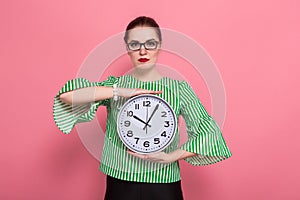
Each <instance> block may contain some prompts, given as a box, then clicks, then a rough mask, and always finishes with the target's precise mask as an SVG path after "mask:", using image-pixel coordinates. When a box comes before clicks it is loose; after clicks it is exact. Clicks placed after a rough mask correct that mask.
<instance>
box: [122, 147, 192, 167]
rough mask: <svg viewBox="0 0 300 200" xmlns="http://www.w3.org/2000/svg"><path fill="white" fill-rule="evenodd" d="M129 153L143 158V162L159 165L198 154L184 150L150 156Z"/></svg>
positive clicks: (151, 154)
mask: <svg viewBox="0 0 300 200" xmlns="http://www.w3.org/2000/svg"><path fill="white" fill-rule="evenodd" d="M127 153H129V154H131V155H133V156H136V157H138V158H141V159H143V160H147V161H150V162H157V163H163V164H167V163H172V162H175V161H177V160H180V159H184V158H188V157H192V156H196V155H197V154H195V153H191V152H187V151H184V150H182V149H177V150H175V151H173V152H171V153H165V152H157V153H150V154H139V153H135V152H133V151H130V150H127Z"/></svg>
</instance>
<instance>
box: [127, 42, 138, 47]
mask: <svg viewBox="0 0 300 200" xmlns="http://www.w3.org/2000/svg"><path fill="white" fill-rule="evenodd" d="M129 46H130V47H132V48H137V47H138V46H139V43H137V42H132V43H130V44H129Z"/></svg>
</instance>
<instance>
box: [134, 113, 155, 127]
mask: <svg viewBox="0 0 300 200" xmlns="http://www.w3.org/2000/svg"><path fill="white" fill-rule="evenodd" d="M132 117H133V118H134V119H137V120H138V121H140V122H142V123H143V124H145V127H146V126H149V127H151V125H150V124H147V123H146V122H144V120H142V119H141V118H139V117H137V116H136V115H133V116H132Z"/></svg>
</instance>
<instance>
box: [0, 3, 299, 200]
mask: <svg viewBox="0 0 300 200" xmlns="http://www.w3.org/2000/svg"><path fill="white" fill-rule="evenodd" d="M0 4H1V5H0V22H1V33H0V34H1V38H0V40H1V42H0V59H1V64H2V67H1V69H2V70H1V73H0V77H1V78H0V80H1V97H2V100H1V104H0V106H1V111H2V115H1V126H2V131H1V140H0V145H1V159H0V167H1V171H0V177H1V178H0V188H1V191H0V199H5V200H19V199H22V200H34V199H43V200H48V199H49V200H53V199H56V200H68V199H72V200H77V199H78V200H82V199H89V200H93V199H95V200H96V199H102V197H103V194H104V190H105V184H104V180H105V179H104V178H105V176H104V175H103V174H102V173H101V172H100V171H99V170H98V165H99V162H98V160H96V159H95V158H94V157H93V156H91V154H89V152H88V151H87V150H86V149H85V147H84V146H83V145H82V143H81V140H80V138H79V137H78V134H77V133H76V130H75V129H74V130H73V131H72V132H71V134H70V135H64V134H62V133H61V132H60V131H59V130H58V129H57V127H56V126H55V124H54V121H53V118H52V105H53V97H54V95H55V94H56V93H57V91H58V90H59V89H60V87H61V86H62V85H63V84H64V83H65V82H66V81H67V80H69V79H72V78H74V77H76V74H77V72H78V70H79V67H80V65H81V64H82V62H83V61H84V59H85V58H86V56H87V55H88V54H89V53H90V52H91V50H92V49H93V48H94V47H95V46H96V45H98V44H99V43H100V42H102V41H104V40H105V39H107V38H108V37H110V36H111V35H114V34H116V33H119V32H121V31H123V30H124V29H125V27H126V25H127V23H128V22H129V21H130V20H132V19H133V18H135V17H137V16H139V15H148V16H152V17H154V18H155V19H156V20H157V21H158V23H159V24H160V25H161V26H162V27H164V28H170V29H173V30H177V31H180V32H182V33H184V34H186V35H189V36H190V37H192V38H193V39H195V40H196V41H197V42H198V43H199V44H201V45H202V46H203V47H204V48H205V49H206V50H207V52H208V53H209V54H210V56H211V57H212V59H213V60H214V62H215V63H216V65H217V66H218V68H219V71H220V73H221V76H222V78H223V81H224V85H225V88H226V95H227V114H226V121H225V124H224V127H223V135H224V137H225V139H226V141H227V144H228V145H229V147H230V150H231V151H232V153H233V157H232V158H230V159H228V160H226V161H224V162H221V163H218V164H215V165H211V166H206V167H193V166H191V165H188V164H186V163H185V162H181V166H182V181H183V183H182V184H183V190H184V195H185V197H186V199H188V200H198V199H203V200H219V199H224V200H225V199H226V200H227V199H228V200H240V199H243V200H250V199H251V200H252V199H257V200H263V199H266V200H269V199H272V200H282V199H289V200H294V199H295V200H296V199H300V193H299V178H300V172H299V168H300V164H299V163H300V162H299V161H298V159H299V152H300V151H299V150H300V149H299V148H300V147H299V146H300V145H299V139H300V136H299V129H298V127H297V126H296V125H297V123H299V112H300V106H299V104H297V103H298V101H299V97H300V95H299V85H300V79H299V72H300V70H299V67H300V60H299V50H300V48H299V45H300V28H299V17H300V12H299V8H300V3H299V1H296V0H285V1H283V0H282V1H279V0H272V1H271V0H265V1H259V0H254V1H251V2H250V1H249V2H247V1H237V0H236V1H221V0H218V1H196V0H194V1H184V2H179V3H178V4H176V3H175V1H169V0H168V1H162V0H159V1H157V0H153V1H107V2H105V3H104V1H78V0H73V1H68V0H63V1H62V0H60V1H58V0H54V1H41V0H28V1H13V0H12V1H1V3H0ZM174 63H175V62H174ZM171 64H172V63H171ZM119 67H121V66H119ZM175 67H176V66H175ZM179 68H180V67H179ZM190 82H191V83H192V85H193V87H194V89H195V90H196V91H197V94H198V96H199V97H200V98H201V99H202V102H203V104H204V105H205V107H207V109H208V111H209V110H210V99H209V95H208V92H207V89H206V86H205V85H203V83H202V82H201V84H197V80H194V79H191V80H190ZM97 116H98V118H101V116H102V115H101V113H99V112H98V113H97Z"/></svg>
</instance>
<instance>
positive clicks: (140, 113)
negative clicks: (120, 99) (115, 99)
mask: <svg viewBox="0 0 300 200" xmlns="http://www.w3.org/2000/svg"><path fill="white" fill-rule="evenodd" d="M176 128H177V119H176V115H175V113H174V111H173V109H172V108H171V106H170V105H169V104H168V102H166V101H165V100H164V99H162V98H161V97H159V96H157V95H153V94H142V95H138V96H135V97H132V98H130V99H129V100H128V101H127V102H125V104H124V105H123V106H122V107H121V109H120V111H119V113H118V118H117V129H118V134H119V137H120V138H121V140H122V142H123V143H124V145H125V146H126V147H128V148H129V149H130V150H132V151H134V152H137V153H141V154H147V153H154V152H159V151H162V150H164V149H165V148H166V147H167V146H168V145H169V144H170V143H171V142H172V140H173V139H174V136H175V132H176Z"/></svg>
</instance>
